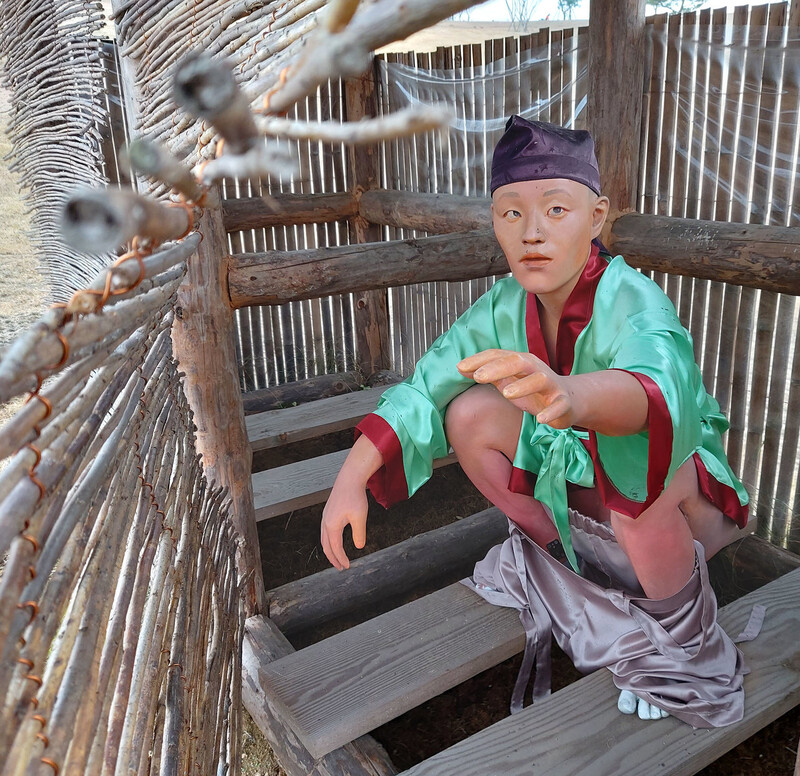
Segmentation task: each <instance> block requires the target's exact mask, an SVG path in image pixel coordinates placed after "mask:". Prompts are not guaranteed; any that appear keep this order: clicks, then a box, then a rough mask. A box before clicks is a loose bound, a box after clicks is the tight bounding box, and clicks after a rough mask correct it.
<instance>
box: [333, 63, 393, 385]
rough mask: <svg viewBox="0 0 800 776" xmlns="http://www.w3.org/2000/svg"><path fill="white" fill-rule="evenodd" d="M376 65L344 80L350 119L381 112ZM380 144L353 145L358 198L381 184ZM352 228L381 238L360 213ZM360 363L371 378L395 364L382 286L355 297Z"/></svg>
mask: <svg viewBox="0 0 800 776" xmlns="http://www.w3.org/2000/svg"><path fill="white" fill-rule="evenodd" d="M376 83H377V78H376V76H375V71H374V65H372V66H370V68H369V69H368V70H367V71H366V72H365V73H363V74H362V75H361V76H360V77H359V78H349V79H347V80H346V81H345V82H344V93H345V110H346V114H347V120H348V121H359V120H360V119H363V118H372V117H374V116H376V115H377V112H378V110H377V103H376ZM379 150H380V149H379V146H377V145H356V146H351V147H350V171H351V181H352V186H353V193H354V194H355V198H356V200H358V198H359V197H360V196H361V193H362V192H364V191H368V190H369V189H374V188H377V186H378V182H379V179H380V159H379V158H378V153H379ZM350 231H351V235H352V237H353V238H354V239H355V242H356V243H359V244H363V243H375V242H378V241H379V240H380V239H381V230H380V229H379V228H378V227H377V226H375V225H374V224H370V223H369V222H368V221H367V220H366V219H365V218H363V217H362V216H361V215H360V214H355V215H354V216H353V217H352V218H351V219H350ZM353 317H354V320H355V334H356V365H357V367H358V369H359V371H360V372H361V374H363V375H364V377H365V378H369V377H370V376H371V375H372V374H373V373H375V372H378V371H380V370H382V369H390V368H391V342H390V338H389V297H388V293H387V292H386V291H385V290H383V289H381V290H374V289H371V290H365V291H364V292H363V293H361V294H358V295H357V297H356V299H355V311H354V315H353Z"/></svg>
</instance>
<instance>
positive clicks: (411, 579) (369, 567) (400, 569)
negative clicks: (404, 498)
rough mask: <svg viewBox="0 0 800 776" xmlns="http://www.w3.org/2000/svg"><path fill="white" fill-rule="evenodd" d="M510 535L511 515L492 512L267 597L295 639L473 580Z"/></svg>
mask: <svg viewBox="0 0 800 776" xmlns="http://www.w3.org/2000/svg"><path fill="white" fill-rule="evenodd" d="M507 536H508V520H507V519H506V517H505V515H503V514H502V512H500V510H499V509H496V508H494V507H492V508H491V509H486V510H484V511H483V512H479V513H477V514H474V515H470V516H469V517H465V518H463V519H461V520H456V521H455V522H454V523H450V524H449V525H445V526H442V527H441V528H436V529H434V530H432V531H427V532H426V533H423V534H419V535H417V536H412V537H411V538H410V539H406V540H405V541H402V542H399V543H398V544H394V545H392V546H391V547H386V548H385V549H383V550H378V551H377V552H372V553H370V554H369V555H365V556H363V557H361V558H356V559H355V560H354V561H352V563H351V564H350V569H349V571H348V572H347V573H346V574H343V573H341V572H339V571H337V570H336V569H333V568H330V569H325V570H324V571H320V572H318V573H317V574H312V575H311V576H308V577H304V578H302V579H298V580H295V581H293V582H289V583H287V584H285V585H282V586H281V587H277V588H275V589H274V590H271V591H269V592H268V593H267V598H268V599H269V602H270V603H269V617H270V619H271V620H272V622H274V623H275V624H276V625H277V626H278V627H279V628H280V629H281V631H283V633H285V634H287V635H289V636H291V635H294V634H296V633H298V632H299V631H303V630H307V629H310V628H316V627H319V626H320V625H322V624H324V623H326V622H329V621H330V620H333V619H336V618H338V617H343V616H344V615H347V614H351V613H353V612H356V611H359V610H369V611H370V612H371V616H373V617H374V616H375V614H376V613H377V612H376V611H375V610H376V609H379V610H380V611H384V610H385V606H384V603H385V601H386V600H387V599H395V598H396V597H397V596H402V595H407V594H408V593H410V592H411V591H414V590H419V588H420V587H423V586H426V585H430V584H431V582H433V581H436V580H441V579H447V582H446V583H445V584H449V583H450V582H455V581H456V580H458V579H459V578H460V577H465V576H468V575H469V574H471V573H472V568H473V566H474V565H475V563H476V561H478V560H480V559H481V558H482V557H483V556H484V555H486V553H487V552H488V551H489V548H490V547H493V546H494V545H495V544H500V543H501V542H502V541H503V540H504V539H505V538H506V537H507Z"/></svg>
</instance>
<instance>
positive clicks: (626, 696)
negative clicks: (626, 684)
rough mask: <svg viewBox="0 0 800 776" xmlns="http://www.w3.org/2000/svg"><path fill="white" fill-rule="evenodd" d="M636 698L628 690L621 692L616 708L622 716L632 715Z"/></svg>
mask: <svg viewBox="0 0 800 776" xmlns="http://www.w3.org/2000/svg"><path fill="white" fill-rule="evenodd" d="M636 701H637V698H636V696H635V695H634V694H633V693H632V692H631V691H630V690H622V691H621V692H620V694H619V700H618V701H617V708H618V709H619V710H620V711H621V712H622V713H623V714H633V712H634V711H636Z"/></svg>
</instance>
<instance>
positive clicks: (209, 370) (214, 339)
mask: <svg viewBox="0 0 800 776" xmlns="http://www.w3.org/2000/svg"><path fill="white" fill-rule="evenodd" d="M209 203H210V204H209V205H208V206H207V207H206V208H205V211H204V213H203V216H202V217H201V219H200V222H199V225H198V226H199V229H200V232H201V233H202V235H203V242H202V243H201V244H200V247H199V248H198V250H197V254H196V255H195V256H193V257H192V258H191V259H190V260H189V269H188V272H187V275H186V278H185V280H184V282H183V284H182V285H181V287H180V289H179V290H178V303H177V307H176V310H175V324H174V325H173V328H172V341H173V346H174V349H175V357H176V358H177V360H178V364H179V365H180V369H181V371H182V372H184V373H185V374H186V377H185V378H184V380H183V390H184V392H185V393H186V397H187V399H188V400H189V405H190V406H191V408H192V411H193V413H194V423H195V425H196V426H197V451H198V452H199V453H200V454H201V455H202V457H203V460H202V464H203V469H204V471H205V474H206V477H207V479H208V480H209V481H215V482H216V483H217V484H218V485H221V486H223V487H226V488H228V491H229V493H230V498H231V512H232V518H233V522H234V524H235V526H236V529H237V530H238V532H239V534H240V536H241V541H240V543H239V545H238V547H237V553H236V561H237V567H238V569H239V576H240V577H242V576H244V575H247V574H249V575H250V578H249V581H248V583H247V587H246V589H245V602H246V613H247V616H248V617H249V616H251V615H253V614H259V613H263V612H265V611H266V606H265V591H264V579H263V574H262V571H261V555H260V552H259V545H258V531H257V529H256V518H255V508H254V506H253V485H252V478H251V469H252V460H253V452H252V448H251V447H250V443H249V441H248V439H247V431H246V429H245V423H244V410H243V408H242V392H241V389H240V387H239V379H238V374H239V370H238V366H237V362H236V343H235V340H234V319H233V316H234V312H233V308H232V307H231V304H230V299H229V297H228V293H227V276H228V256H229V252H228V237H227V233H226V231H225V225H224V223H223V221H222V208H221V206H220V202H219V195H218V190H216V189H215V190H213V191H212V192H210V193H209Z"/></svg>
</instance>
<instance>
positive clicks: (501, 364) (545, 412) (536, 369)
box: [458, 349, 574, 428]
mask: <svg viewBox="0 0 800 776" xmlns="http://www.w3.org/2000/svg"><path fill="white" fill-rule="evenodd" d="M458 371H459V372H461V374H462V375H464V376H465V377H469V378H471V379H473V380H474V381H475V382H476V383H482V384H486V383H491V384H492V385H494V386H495V388H497V390H498V391H500V393H501V394H502V395H503V396H504V397H505V398H506V399H508V400H509V401H510V402H511V403H512V404H513V405H514V406H515V407H518V408H519V409H521V410H522V411H523V412H527V413H530V414H531V415H535V416H536V420H538V421H539V423H547V424H548V425H549V426H552V427H553V428H568V427H569V426H571V425H572V423H573V414H574V412H573V409H574V408H573V398H572V396H571V394H570V392H569V389H568V378H567V377H565V376H563V375H559V374H556V372H554V371H553V370H552V369H551V368H550V367H549V366H548V365H547V364H545V362H544V361H542V360H541V359H540V358H537V357H536V356H534V355H533V354H532V353H517V352H515V351H513V350H498V349H495V350H483V351H481V352H480V353H476V354H475V355H474V356H469V357H468V358H465V359H464V360H463V361H461V362H459V364H458Z"/></svg>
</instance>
